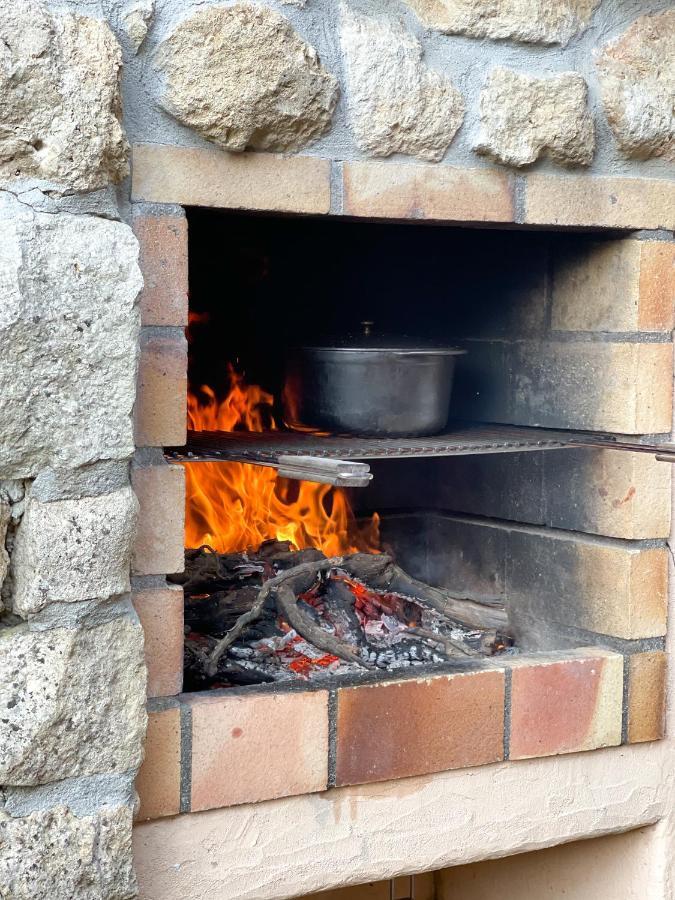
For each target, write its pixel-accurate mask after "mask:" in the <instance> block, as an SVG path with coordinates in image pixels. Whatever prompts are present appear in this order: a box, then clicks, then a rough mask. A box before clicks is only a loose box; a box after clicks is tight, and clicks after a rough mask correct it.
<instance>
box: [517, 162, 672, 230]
mask: <svg viewBox="0 0 675 900" xmlns="http://www.w3.org/2000/svg"><path fill="white" fill-rule="evenodd" d="M525 179H526V188H525V219H524V221H525V223H526V224H532V225H582V226H604V227H606V228H630V229H634V228H650V229H653V228H665V229H672V228H673V227H674V226H675V183H674V182H672V181H666V180H665V179H658V178H609V177H599V176H597V175H537V174H531V175H526V176H525Z"/></svg>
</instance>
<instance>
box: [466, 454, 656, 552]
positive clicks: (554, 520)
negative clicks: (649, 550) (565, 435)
mask: <svg viewBox="0 0 675 900" xmlns="http://www.w3.org/2000/svg"><path fill="white" fill-rule="evenodd" d="M530 455H532V454H530ZM542 456H543V470H544V478H543V495H544V503H545V510H546V515H545V521H546V524H547V525H550V526H551V527H553V528H566V529H570V530H575V531H588V532H591V533H592V534H602V535H606V536H607V537H617V538H628V539H633V540H636V539H644V538H666V537H668V535H669V534H670V514H671V499H670V498H671V476H672V468H671V466H669V465H666V464H665V463H662V462H658V461H657V460H656V459H655V458H654V457H653V456H649V455H648V454H646V453H628V452H626V451H616V450H560V451H547V452H546V453H544V454H542ZM514 474H515V479H516V484H517V483H518V473H517V472H516V473H514ZM476 512H480V510H477V511H476ZM506 518H513V516H508V517H506Z"/></svg>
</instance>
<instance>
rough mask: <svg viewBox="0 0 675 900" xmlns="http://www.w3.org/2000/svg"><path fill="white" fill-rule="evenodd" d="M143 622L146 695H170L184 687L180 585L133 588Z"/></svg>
mask: <svg viewBox="0 0 675 900" xmlns="http://www.w3.org/2000/svg"><path fill="white" fill-rule="evenodd" d="M133 603H134V608H135V610H136V612H137V613H138V618H139V619H140V620H141V625H142V626H143V636H144V639H145V664H146V665H147V667H148V697H171V696H173V695H175V694H179V693H180V692H181V690H182V687H183V637H184V636H183V589H182V588H181V587H179V586H178V585H177V584H172V585H167V586H166V587H165V588H149V589H148V590H143V591H136V592H135V593H134V595H133Z"/></svg>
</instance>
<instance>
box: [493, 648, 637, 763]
mask: <svg viewBox="0 0 675 900" xmlns="http://www.w3.org/2000/svg"><path fill="white" fill-rule="evenodd" d="M575 656H577V657H579V658H576V659H575V658H574V657H572V658H568V659H564V660H560V661H552V662H550V661H548V660H546V661H540V660H537V659H530V660H528V659H523V660H518V659H514V660H512V661H511V663H510V665H511V668H512V675H511V736H510V742H509V744H510V747H509V749H510V754H509V756H510V758H511V759H527V758H528V757H533V756H552V755H554V754H558V753H576V752H578V751H580V750H595V749H596V748H598V747H613V746H616V745H617V744H620V743H621V713H622V708H621V707H622V695H623V657H622V656H621V655H620V654H619V653H611V652H609V651H604V650H600V649H598V648H596V647H594V648H593V649H592V650H591V649H589V650H588V651H587V652H584V651H577V652H576V653H575Z"/></svg>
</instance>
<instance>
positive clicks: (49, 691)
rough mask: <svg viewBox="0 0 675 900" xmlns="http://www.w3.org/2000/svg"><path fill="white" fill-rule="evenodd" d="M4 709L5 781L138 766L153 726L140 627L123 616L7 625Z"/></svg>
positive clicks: (1, 678)
mask: <svg viewBox="0 0 675 900" xmlns="http://www.w3.org/2000/svg"><path fill="white" fill-rule="evenodd" d="M0 710H1V714H0V784H9V785H31V784H33V785H34V784H45V783H47V782H50V781H58V780H59V779H62V778H71V777H74V776H76V775H93V774H96V773H99V772H127V771H129V770H130V769H135V768H136V767H137V766H138V765H139V764H140V762H141V759H142V742H143V734H144V733H145V724H146V715H145V663H144V660H143V632H142V630H141V628H140V626H139V625H138V624H135V623H134V622H132V621H130V620H129V619H127V618H124V617H122V618H117V619H114V620H113V621H111V622H108V623H107V624H105V625H99V626H97V627H94V628H90V629H66V628H56V629H53V630H52V631H28V630H27V629H26V626H21V627H19V628H7V629H5V630H4V631H3V632H1V633H0Z"/></svg>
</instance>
